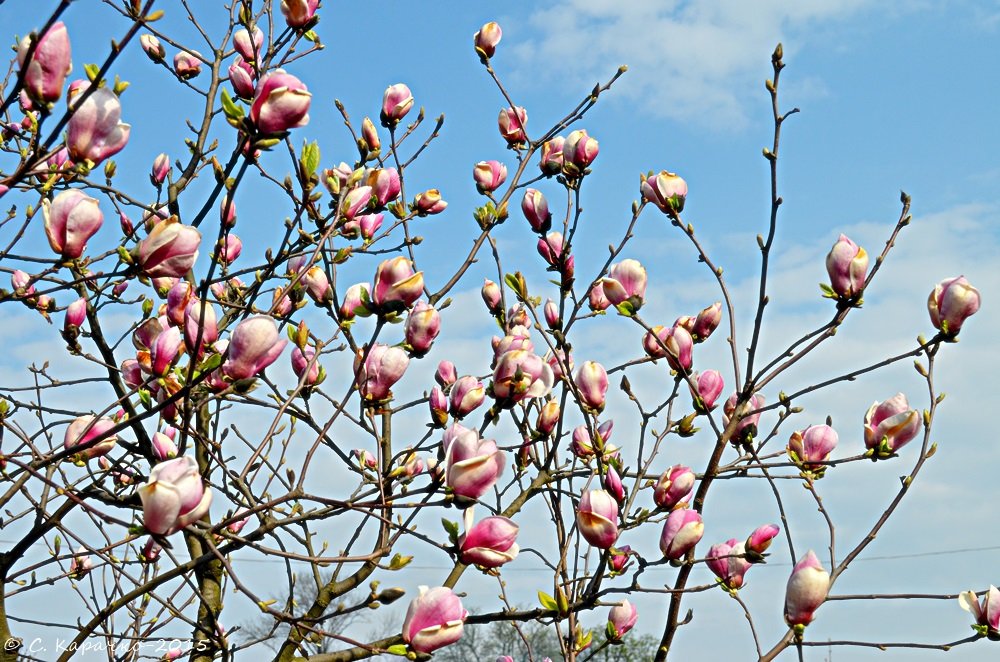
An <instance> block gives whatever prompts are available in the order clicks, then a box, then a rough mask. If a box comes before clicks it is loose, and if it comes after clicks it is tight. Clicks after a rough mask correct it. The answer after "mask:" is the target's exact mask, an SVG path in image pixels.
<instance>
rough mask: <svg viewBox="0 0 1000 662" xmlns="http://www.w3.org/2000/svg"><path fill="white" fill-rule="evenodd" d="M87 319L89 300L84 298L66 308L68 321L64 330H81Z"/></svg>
mask: <svg viewBox="0 0 1000 662" xmlns="http://www.w3.org/2000/svg"><path fill="white" fill-rule="evenodd" d="M86 319H87V300H86V299H85V298H83V297H81V298H79V299H77V300H76V301H74V302H73V303H71V304H69V305H68V306H66V319H65V320H64V322H63V329H65V330H70V329H79V328H80V327H81V326H83V322H84V320H86Z"/></svg>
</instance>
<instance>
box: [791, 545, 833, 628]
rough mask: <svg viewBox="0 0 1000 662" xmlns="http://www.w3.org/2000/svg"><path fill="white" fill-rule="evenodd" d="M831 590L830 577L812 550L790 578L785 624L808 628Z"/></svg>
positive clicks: (800, 561) (803, 558) (797, 565)
mask: <svg viewBox="0 0 1000 662" xmlns="http://www.w3.org/2000/svg"><path fill="white" fill-rule="evenodd" d="M829 590H830V575H829V573H827V571H826V570H824V569H823V564H822V563H820V562H819V559H818V558H816V555H815V554H814V553H813V551H812V550H809V551H808V552H806V555H805V556H803V557H802V558H801V559H800V560H799V562H798V563H796V564H795V568H794V569H793V570H792V575H791V576H790V577H789V578H788V585H787V586H786V587H785V622H786V623H788V625H790V626H792V627H795V626H803V627H804V626H806V625H809V624H810V623H812V621H813V618H814V617H815V612H816V610H817V609H819V606H820V605H821V604H823V602H824V601H825V600H826V594H827V592H828V591H829Z"/></svg>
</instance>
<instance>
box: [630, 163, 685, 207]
mask: <svg viewBox="0 0 1000 662" xmlns="http://www.w3.org/2000/svg"><path fill="white" fill-rule="evenodd" d="M641 189H642V197H643V199H644V200H646V202H649V203H651V204H654V205H656V206H657V207H658V208H659V209H660V211H662V212H663V213H664V214H666V213H668V212H670V211H671V210H672V211H674V212H677V213H680V212H682V211H684V200H685V199H686V198H687V193H688V187H687V182H685V181H684V180H683V179H682V178H680V177H678V176H677V175H675V174H674V173H672V172H667V171H666V170H661V171H660V172H659V173H658V174H656V175H650V176H649V177H647V178H646V181H644V182H643V183H642V187H641Z"/></svg>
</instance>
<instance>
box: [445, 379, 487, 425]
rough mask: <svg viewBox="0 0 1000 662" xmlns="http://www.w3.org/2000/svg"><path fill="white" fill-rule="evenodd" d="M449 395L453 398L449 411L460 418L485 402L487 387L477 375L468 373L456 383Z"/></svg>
mask: <svg viewBox="0 0 1000 662" xmlns="http://www.w3.org/2000/svg"><path fill="white" fill-rule="evenodd" d="M449 396H450V399H451V407H450V409H449V411H450V413H451V415H452V416H454V417H455V418H459V419H460V418H464V417H465V416H468V415H469V414H471V413H472V412H473V411H475V410H476V409H478V408H479V406H480V405H481V404H483V401H484V400H485V399H486V387H485V386H483V383H482V382H481V381H479V380H478V379H476V378H475V377H472V376H470V375H466V376H464V377H462V378H460V379H459V380H458V381H456V382H455V383H454V385H453V386H452V387H451V393H450V394H449Z"/></svg>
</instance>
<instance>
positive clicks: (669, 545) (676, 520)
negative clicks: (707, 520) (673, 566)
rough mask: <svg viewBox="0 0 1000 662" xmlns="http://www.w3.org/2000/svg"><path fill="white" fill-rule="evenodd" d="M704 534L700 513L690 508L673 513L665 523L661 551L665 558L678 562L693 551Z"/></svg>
mask: <svg viewBox="0 0 1000 662" xmlns="http://www.w3.org/2000/svg"><path fill="white" fill-rule="evenodd" d="M704 533H705V524H704V523H703V522H702V519H701V514H700V513H698V512H697V511H695V510H690V509H688V508H681V509H679V510H674V511H671V513H670V514H669V515H668V516H667V520H666V522H664V523H663V533H662V534H660V551H661V552H663V556H664V558H666V559H668V560H670V561H676V560H678V559H680V558H681V557H682V556H684V555H685V554H687V553H688V551H689V550H691V549H693V548H694V546H695V545H697V544H698V541H700V540H701V537H702V535H704Z"/></svg>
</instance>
